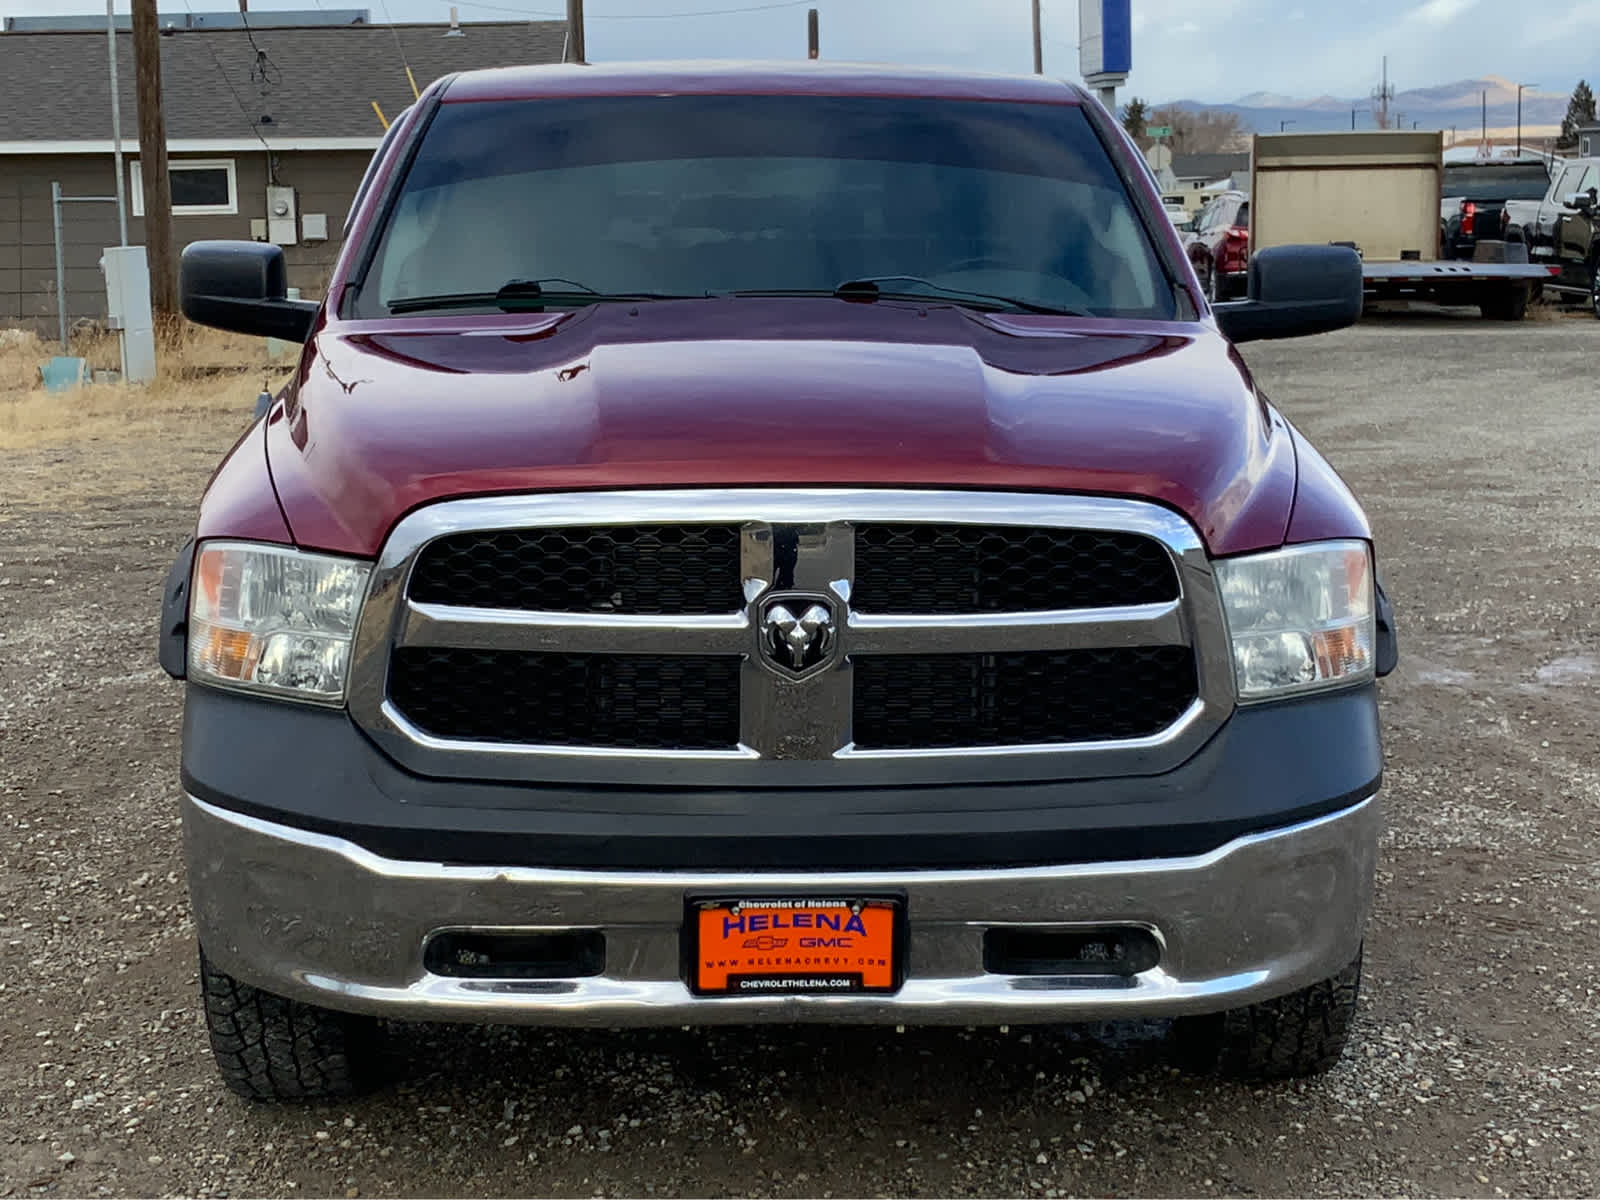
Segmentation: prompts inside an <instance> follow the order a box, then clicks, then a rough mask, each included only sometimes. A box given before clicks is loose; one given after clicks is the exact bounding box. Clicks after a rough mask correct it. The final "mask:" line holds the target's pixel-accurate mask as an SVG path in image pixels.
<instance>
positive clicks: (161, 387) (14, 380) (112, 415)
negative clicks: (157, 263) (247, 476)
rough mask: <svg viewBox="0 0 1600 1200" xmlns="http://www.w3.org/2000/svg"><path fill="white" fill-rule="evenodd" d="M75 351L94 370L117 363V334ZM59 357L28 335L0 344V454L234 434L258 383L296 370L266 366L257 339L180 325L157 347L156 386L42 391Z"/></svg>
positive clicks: (286, 361) (284, 363) (272, 383)
mask: <svg viewBox="0 0 1600 1200" xmlns="http://www.w3.org/2000/svg"><path fill="white" fill-rule="evenodd" d="M72 352H73V354H74V355H76V356H78V357H81V358H85V359H87V360H88V362H89V365H90V366H91V367H92V368H95V369H104V368H115V367H116V366H117V363H118V354H119V351H118V346H117V340H116V337H115V335H111V336H108V337H102V338H94V339H80V340H79V341H77V342H75V343H74V344H73V347H72ZM59 353H60V347H59V346H58V345H57V344H56V343H55V342H53V341H51V342H44V341H40V340H39V339H38V338H36V337H33V336H31V335H29V336H26V337H22V338H20V339H18V338H15V337H14V336H13V337H8V338H6V339H5V340H4V341H0V450H21V449H28V448H30V447H36V446H47V445H73V444H76V443H79V442H81V441H84V440H97V439H101V438H118V437H129V436H141V435H147V434H153V433H160V432H164V431H170V430H172V429H174V428H184V429H192V428H195V427H197V426H207V425H210V424H212V423H213V422H215V423H217V424H218V425H220V426H223V427H226V428H227V429H229V430H232V429H237V428H238V427H239V426H240V424H242V422H243V421H245V420H248V419H249V416H250V414H251V412H252V411H253V410H254V404H255V397H256V395H257V393H259V392H260V391H261V389H262V387H263V385H265V386H267V387H268V388H269V389H272V390H276V389H277V388H278V387H279V386H281V383H282V381H283V379H284V378H285V376H286V374H287V372H288V371H289V370H290V369H291V368H292V366H293V358H292V356H285V357H284V358H281V359H278V360H276V361H273V362H269V361H268V359H267V354H266V345H265V343H264V342H262V340H261V339H259V338H248V337H242V336H239V335H235V334H226V333H219V332H216V331H214V330H206V329H200V328H198V327H195V326H184V327H182V328H180V329H179V330H177V331H176V333H175V334H174V335H173V336H172V337H170V338H167V339H163V340H162V342H161V343H160V344H159V345H158V348H157V376H156V379H155V381H154V382H153V383H150V384H148V385H143V386H132V385H122V384H92V385H89V386H86V387H81V388H77V389H75V390H72V391H67V392H47V391H45V389H44V385H43V383H42V381H41V378H40V375H39V368H40V367H41V366H42V365H43V364H44V363H45V362H46V361H48V360H49V359H50V358H51V357H53V356H54V355H56V354H59Z"/></svg>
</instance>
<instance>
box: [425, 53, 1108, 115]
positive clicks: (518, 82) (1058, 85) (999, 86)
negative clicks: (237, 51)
mask: <svg viewBox="0 0 1600 1200" xmlns="http://www.w3.org/2000/svg"><path fill="white" fill-rule="evenodd" d="M439 86H441V87H442V88H443V97H442V98H443V100H444V102H445V103H447V104H457V103H470V102H473V101H478V100H522V99H527V100H531V99H548V98H551V97H558V96H564V97H579V96H629V95H654V96H660V95H778V96H781V95H818V96H917V97H923V98H928V99H947V100H1000V101H1011V102H1033V103H1039V104H1071V105H1076V104H1081V103H1083V101H1084V100H1085V99H1087V94H1086V93H1085V92H1084V91H1083V90H1082V89H1081V88H1079V87H1078V86H1077V85H1076V84H1074V83H1070V82H1068V81H1067V80H1063V79H1051V78H1048V77H1044V76H1037V75H1003V74H989V73H984V72H975V71H947V70H939V69H932V68H922V67H903V66H891V65H885V64H876V63H838V62H828V63H822V62H812V61H805V62H724V61H714V60H707V61H704V62H637V63H605V64H594V65H579V64H575V63H561V64H555V65H547V66H526V67H500V68H493V69H489V70H482V71H466V72H462V73H461V74H458V75H454V76H450V77H448V78H447V79H445V80H443V81H441V84H440V85H439Z"/></svg>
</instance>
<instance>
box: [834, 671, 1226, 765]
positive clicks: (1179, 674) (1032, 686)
mask: <svg viewBox="0 0 1600 1200" xmlns="http://www.w3.org/2000/svg"><path fill="white" fill-rule="evenodd" d="M854 661H855V703H854V714H853V716H854V725H855V744H856V745H857V746H859V747H861V748H862V749H864V750H898V749H916V750H920V749H938V748H948V747H955V746H1019V745H1031V744H1049V743H1055V742H1096V741H1110V740H1114V739H1120V738H1133V737H1148V736H1151V735H1153V734H1157V733H1160V732H1161V731H1162V730H1164V729H1166V728H1167V727H1168V726H1169V725H1171V724H1172V723H1173V722H1174V721H1176V720H1177V719H1178V717H1180V716H1181V715H1182V714H1183V712H1184V710H1185V709H1187V708H1188V707H1189V705H1190V704H1191V703H1192V702H1193V700H1194V699H1195V695H1196V692H1197V687H1198V684H1197V681H1196V678H1195V668H1194V654H1193V652H1192V651H1191V650H1189V648H1188V647H1186V646H1154V647H1139V648H1119V649H1108V650H1063V651H1044V652H1031V653H1021V654H941V655H932V656H915V655H872V656H862V657H858V658H856V659H855V660H854Z"/></svg>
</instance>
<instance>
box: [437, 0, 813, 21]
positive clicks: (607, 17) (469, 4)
mask: <svg viewBox="0 0 1600 1200" xmlns="http://www.w3.org/2000/svg"><path fill="white" fill-rule="evenodd" d="M457 3H458V4H460V5H461V7H463V8H486V9H488V10H490V11H491V12H503V13H514V14H515V15H517V16H519V17H544V18H547V19H550V20H565V19H566V15H567V14H566V13H564V12H535V11H531V10H529V9H526V8H510V7H508V6H506V5H504V4H484V3H481V2H480V0H457ZM805 4H810V5H815V4H817V0H778V3H775V4H752V5H747V6H746V7H743V8H709V9H702V10H701V11H699V12H666V13H586V14H585V16H584V19H585V20H586V21H671V20H676V19H678V18H680V17H727V16H732V15H734V14H735V13H753V12H771V11H773V10H774V9H779V8H799V7H801V6H802V5H805Z"/></svg>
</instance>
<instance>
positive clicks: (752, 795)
mask: <svg viewBox="0 0 1600 1200" xmlns="http://www.w3.org/2000/svg"><path fill="white" fill-rule="evenodd" d="M1382 765H1383V755H1382V749H1381V744H1380V737H1379V729H1378V714H1377V699H1376V689H1375V688H1374V687H1370V686H1369V687H1366V688H1361V689H1358V690H1354V691H1348V692H1341V693H1337V694H1334V695H1328V696H1321V697H1317V698H1314V699H1305V700H1298V701H1293V702H1289V703H1284V704H1273V705H1268V706H1263V707H1256V708H1244V709H1241V710H1239V711H1238V712H1237V713H1236V714H1235V715H1234V716H1233V718H1232V719H1231V720H1230V721H1229V722H1228V723H1227V724H1226V725H1224V726H1223V728H1222V729H1221V730H1220V731H1219V732H1218V733H1217V735H1216V736H1215V737H1214V738H1212V739H1211V741H1210V742H1209V743H1207V745H1206V746H1205V747H1204V748H1202V749H1201V750H1200V751H1199V752H1198V753H1197V754H1195V756H1194V757H1193V758H1191V759H1190V760H1189V761H1188V762H1187V763H1185V764H1184V765H1183V766H1182V767H1180V768H1178V769H1176V770H1174V771H1170V772H1168V773H1166V774H1164V775H1154V776H1144V777H1130V778H1115V779H1099V780H1072V781H1066V782H1057V783H1022V784H1016V783H1005V784H987V785H971V784H962V785H959V786H951V787H942V788H928V787H904V788H896V787H878V788H854V789H817V788H794V789H773V790H768V791H747V790H732V789H678V788H659V787H652V786H650V781H649V779H648V778H647V777H645V776H644V775H642V774H641V778H640V781H639V785H638V786H637V787H634V788H617V787H579V786H572V785H566V784H550V785H521V784H506V783H499V782H474V781H470V780H460V779H432V778H423V777H419V776H416V775H412V774H409V773H408V772H405V771H403V770H401V769H400V768H399V767H397V766H396V765H395V764H394V763H393V762H392V761H391V760H390V759H389V758H387V757H386V756H385V755H384V754H382V753H381V752H380V751H379V750H378V749H377V748H376V747H374V746H373V744H372V743H371V742H370V741H368V740H367V738H366V737H365V735H363V734H362V733H361V731H360V730H359V729H357V728H356V726H355V725H354V724H353V723H352V722H351V721H350V719H349V717H348V716H347V715H346V714H345V713H343V712H341V711H330V710H326V709H317V708H311V707H301V706H296V705H292V704H285V703H280V702H276V701H270V700H258V699H253V698H250V697H245V696H239V695H235V694H231V693H227V692H220V691H216V690H214V689H211V688H207V687H204V686H200V685H195V684H191V685H189V688H188V696H187V704H186V709H185V714H184V737H183V785H184V787H185V788H186V789H187V790H188V791H189V792H190V793H191V794H193V795H194V796H196V797H198V798H199V799H201V800H204V801H206V802H208V803H211V804H214V805H217V806H219V807H222V808H228V809H233V810H235V811H239V812H243V813H246V814H250V815H253V816H258V817H262V818H264V819H266V820H270V821H274V822H278V823H282V824H287V825H291V826H296V827H299V828H302V829H309V830H314V831H317V832H322V833H329V834H334V835H336V836H339V837H343V838H346V839H348V840H350V841H352V842H354V843H356V844H358V845H360V846H364V847H366V848H367V849H369V850H371V851H373V852H374V853H377V854H381V855H384V856H386V857H390V858H400V859H411V860H422V861H429V862H448V863H465V864H495V865H501V866H542V867H591V868H592V867H602V868H619V869H620V868H635V869H640V868H649V869H667V870H671V869H686V868H696V869H703V868H724V867H726V868H735V869H737V868H744V869H763V868H794V869H813V868H841V869H850V868H886V867H898V866H904V867H923V868H932V867H963V866H973V867H976V866H1022V865H1034V864H1046V863H1048V864H1067V863H1083V862H1111V861H1122V860H1130V859H1140V858H1152V857H1170V856H1175V855H1193V854H1202V853H1205V852H1207V851H1210V850H1212V849H1215V848H1216V847H1218V846H1221V845H1223V844H1224V843H1225V842H1228V841H1230V840H1232V839H1233V838H1236V837H1239V836H1240V835H1242V834H1247V833H1255V832H1260V831H1263V830H1269V829H1275V828H1279V827H1282V826H1285V825H1289V824H1293V823H1295V822H1298V821H1303V820H1307V819H1309V818H1312V817H1315V816H1320V815H1322V814H1324V813H1329V812H1334V811H1337V810H1339V809H1342V808H1346V807H1348V806H1349V805H1351V804H1353V803H1356V802H1357V801H1360V800H1362V799H1365V798H1366V797H1368V796H1370V795H1372V794H1373V793H1374V792H1375V791H1376V790H1377V789H1378V785H1379V781H1380V777H1381V774H1382Z"/></svg>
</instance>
